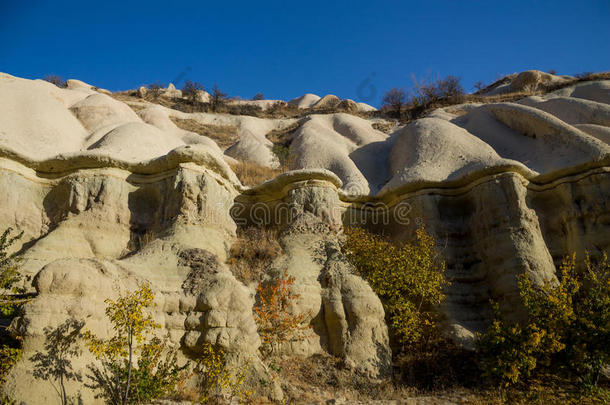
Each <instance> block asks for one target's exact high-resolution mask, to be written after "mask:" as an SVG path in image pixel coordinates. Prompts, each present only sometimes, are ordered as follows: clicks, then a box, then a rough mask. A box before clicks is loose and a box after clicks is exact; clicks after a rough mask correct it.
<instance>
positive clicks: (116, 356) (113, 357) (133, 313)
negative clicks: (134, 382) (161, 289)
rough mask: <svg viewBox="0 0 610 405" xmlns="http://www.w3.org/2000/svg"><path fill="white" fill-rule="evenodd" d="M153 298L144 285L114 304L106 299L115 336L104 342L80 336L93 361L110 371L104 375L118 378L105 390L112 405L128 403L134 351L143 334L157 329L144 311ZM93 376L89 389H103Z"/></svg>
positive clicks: (89, 333)
mask: <svg viewBox="0 0 610 405" xmlns="http://www.w3.org/2000/svg"><path fill="white" fill-rule="evenodd" d="M153 299H154V294H153V292H152V290H151V289H150V286H148V284H143V285H142V286H141V287H140V288H139V289H138V290H136V291H134V292H133V293H130V294H127V295H124V296H121V297H119V299H118V300H116V301H113V300H110V299H107V300H106V301H105V302H106V316H107V317H108V318H109V319H110V322H111V323H112V326H113V329H114V332H115V335H114V336H113V337H111V338H110V339H106V340H104V339H99V338H97V337H96V336H94V335H93V334H92V333H91V332H90V331H86V332H85V333H84V335H83V337H84V338H85V340H86V341H87V346H88V347H89V350H90V351H91V352H92V353H93V354H94V355H95V357H96V358H97V359H99V360H102V361H103V362H105V366H107V367H106V368H107V370H110V371H111V373H106V374H105V375H109V374H110V375H112V374H116V377H118V378H117V381H116V385H114V387H113V388H114V389H111V390H110V391H109V394H110V395H108V396H110V398H107V399H109V400H110V401H111V402H112V403H121V404H122V405H125V404H127V403H129V389H130V385H131V374H132V367H133V356H134V351H135V350H136V349H137V348H138V346H139V345H143V342H144V338H145V335H146V334H148V333H150V332H151V331H152V330H153V329H154V328H158V327H159V326H160V325H158V324H157V323H155V321H154V320H153V318H152V316H151V315H150V314H146V311H145V310H146V309H147V308H149V307H151V306H154V304H153ZM123 361H124V362H125V365H126V371H127V372H126V374H127V375H126V376H125V378H126V381H121V380H122V378H121V377H122V375H121V374H122V373H121V372H120V371H121V366H122V364H121V363H123ZM92 371H93V370H92ZM100 372H101V371H100ZM95 377H96V373H95V372H93V376H90V379H92V380H94V384H93V388H103V386H102V387H100V384H99V380H100V379H99V378H97V382H98V383H97V384H96V378H95ZM98 377H99V376H98ZM123 384H124V386H123Z"/></svg>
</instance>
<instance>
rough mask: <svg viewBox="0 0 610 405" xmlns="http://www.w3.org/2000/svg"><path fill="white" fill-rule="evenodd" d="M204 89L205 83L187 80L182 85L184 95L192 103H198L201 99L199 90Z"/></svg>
mask: <svg viewBox="0 0 610 405" xmlns="http://www.w3.org/2000/svg"><path fill="white" fill-rule="evenodd" d="M203 90H204V87H203V84H201V83H198V82H192V81H190V80H187V81H186V82H185V83H184V86H182V97H185V98H186V99H188V100H189V101H190V102H191V103H196V102H197V101H199V92H200V91H203Z"/></svg>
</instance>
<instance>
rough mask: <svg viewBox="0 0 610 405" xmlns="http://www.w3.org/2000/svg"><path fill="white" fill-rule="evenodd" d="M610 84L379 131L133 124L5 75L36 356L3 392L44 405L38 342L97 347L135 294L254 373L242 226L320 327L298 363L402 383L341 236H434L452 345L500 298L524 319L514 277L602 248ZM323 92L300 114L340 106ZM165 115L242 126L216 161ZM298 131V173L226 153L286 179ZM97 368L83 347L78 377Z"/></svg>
mask: <svg viewBox="0 0 610 405" xmlns="http://www.w3.org/2000/svg"><path fill="white" fill-rule="evenodd" d="M528 77H529V76H528ZM523 80H525V79H523ZM70 83H72V84H70ZM515 83H516V82H515ZM511 85H512V84H511ZM609 89H610V81H596V82H584V83H579V84H575V85H574V86H571V87H566V88H563V89H560V90H558V91H556V92H554V93H549V94H546V95H543V96H540V97H529V98H525V99H522V100H520V101H519V102H517V103H494V104H486V105H478V104H467V105H458V106H451V107H446V108H444V109H439V110H436V111H434V112H433V113H431V114H430V115H429V116H428V117H426V118H423V119H420V120H417V121H414V122H412V123H410V124H408V125H406V126H403V127H398V128H397V129H396V130H395V131H394V132H393V133H391V134H390V135H387V134H385V133H383V132H380V131H377V130H376V129H374V128H373V127H372V125H371V124H372V121H369V120H366V119H364V118H359V117H357V116H354V115H350V114H345V113H340V114H326V115H322V114H312V115H310V116H308V117H306V118H304V119H303V120H301V121H299V122H297V120H295V119H260V118H255V117H246V116H228V115H222V114H204V113H195V114H187V113H183V112H179V111H174V110H170V109H167V108H164V107H161V106H156V105H150V104H147V103H142V105H139V107H140V108H137V110H138V111H137V113H136V112H134V110H132V109H131V108H130V107H129V106H128V105H127V104H125V103H123V102H121V101H118V100H116V99H114V98H112V97H110V96H109V95H107V94H105V93H104V92H101V93H100V92H99V91H96V90H94V88H92V87H91V86H89V85H86V84H82V85H80V84H79V83H78V82H77V81H69V86H68V88H67V89H60V88H57V87H56V86H54V85H52V84H50V83H46V82H43V81H40V80H36V81H30V80H25V79H20V78H16V77H13V76H10V75H7V74H0V187H1V189H2V193H0V225H1V227H0V230H1V229H3V228H5V227H8V226H12V227H15V228H18V229H20V230H23V231H24V237H23V239H22V240H21V242H22V243H23V244H22V245H21V246H19V247H18V248H20V249H21V252H22V254H23V258H24V262H23V267H22V271H23V274H24V275H25V276H27V280H26V285H25V287H26V288H27V289H28V290H29V291H30V292H34V293H36V296H35V298H34V299H33V300H32V301H31V302H29V303H28V304H26V305H25V306H24V308H23V313H22V314H21V315H20V316H19V317H18V318H16V319H14V320H13V324H12V327H13V329H14V330H15V331H16V332H17V333H19V334H20V335H21V336H23V338H24V341H23V342H24V351H25V355H24V358H23V360H22V361H20V362H19V363H18V364H17V366H16V367H15V368H14V369H13V370H12V371H11V375H10V376H9V379H8V381H7V383H6V385H5V387H4V389H5V390H6V392H7V393H9V394H11V395H12V396H14V397H15V398H16V399H18V400H24V401H27V403H28V404H43V403H49V402H50V401H51V400H52V398H51V395H52V393H51V392H49V390H48V389H47V388H45V387H44V382H41V381H36V380H35V379H34V377H33V375H32V373H31V364H30V363H29V360H28V359H29V357H30V356H31V355H32V354H33V353H35V352H36V351H37V350H40V348H41V347H42V343H43V340H44V328H45V327H55V326H57V325H59V324H60V323H62V322H63V321H64V320H65V319H75V320H79V321H85V322H86V325H87V327H88V328H89V329H91V330H92V331H94V332H95V333H97V334H98V335H100V336H105V335H106V334H108V333H109V330H108V328H109V325H108V323H107V321H106V320H105V317H104V304H103V301H104V299H106V298H113V297H116V296H117V294H119V293H120V292H122V291H128V290H132V289H134V288H136V286H137V285H138V283H139V282H142V281H148V282H149V283H151V286H152V288H153V289H154V292H155V294H156V301H157V302H156V303H157V306H156V309H155V313H154V316H155V319H157V321H158V322H159V323H160V324H161V325H162V329H161V330H160V332H159V333H160V334H167V336H169V339H170V341H171V343H172V344H174V345H176V346H178V347H180V348H181V350H182V353H183V355H184V356H187V357H188V356H195V355H196V353H197V351H198V350H199V348H200V347H201V344H202V343H203V342H210V343H214V344H217V345H219V346H221V347H223V348H225V349H226V350H227V351H229V352H233V353H240V354H243V355H246V356H251V357H252V358H255V359H256V357H257V349H258V347H259V345H260V338H259V336H258V333H257V330H256V324H255V323H254V319H253V317H252V308H253V305H254V302H255V292H254V291H253V289H252V288H251V286H246V285H244V284H243V283H242V282H240V281H239V280H237V279H236V278H235V277H234V276H233V274H232V273H231V271H230V268H229V267H228V265H226V264H225V261H226V258H227V251H228V249H229V247H230V245H231V243H232V241H233V240H234V238H235V233H236V228H237V227H238V226H247V225H256V226H269V225H274V226H278V227H279V229H280V242H281V243H282V245H283V248H284V254H283V255H281V256H280V257H278V258H277V259H275V261H274V262H273V263H272V265H271V266H270V269H269V271H268V275H267V276H268V277H275V276H276V275H278V274H280V273H281V272H284V271H285V272H286V273H287V274H288V275H291V276H294V277H295V280H296V281H295V285H294V288H295V290H296V292H297V293H298V294H300V298H299V300H298V303H297V310H298V311H302V312H303V313H307V314H308V319H307V320H308V322H309V323H310V324H311V325H312V329H311V334H310V335H309V336H308V338H307V339H306V340H305V341H303V342H295V343H294V344H291V345H289V346H287V347H284V348H283V349H282V350H284V351H285V352H286V353H291V354H296V355H304V356H307V355H311V354H315V353H321V352H326V353H331V354H333V355H335V356H337V357H339V358H341V359H342V363H343V364H344V366H345V367H346V368H348V369H351V370H354V372H356V373H360V374H362V375H366V376H367V377H368V378H382V377H384V376H386V375H387V374H388V373H389V371H390V358H391V352H390V348H389V342H388V331H387V327H386V325H385V321H384V312H383V307H382V306H381V302H380V301H379V299H378V298H377V297H376V296H375V294H374V293H373V291H372V290H371V288H370V287H369V286H368V284H367V283H366V282H365V281H364V280H362V279H361V278H359V277H358V276H356V275H355V274H354V272H353V271H352V269H351V267H350V265H349V264H348V263H347V262H346V261H345V259H344V258H343V257H342V255H341V253H340V249H339V244H338V238H339V235H340V232H341V230H342V228H343V227H344V226H349V225H363V226H366V227H369V228H370V229H373V230H379V231H381V230H383V232H384V233H385V234H386V235H389V236H391V237H392V238H394V239H396V240H403V241H406V240H409V239H410V238H411V237H412V235H413V233H414V231H415V229H416V228H417V227H419V226H421V225H425V226H426V227H427V229H428V231H429V232H430V233H431V234H432V235H433V236H435V237H436V239H437V240H438V241H439V244H440V246H441V247H442V253H443V256H444V257H445V258H446V260H447V265H448V271H449V275H450V277H451V279H452V284H451V285H450V286H449V287H448V289H447V300H446V301H445V303H444V307H443V309H444V311H445V312H446V314H447V315H448V321H447V325H446V330H447V333H449V334H451V335H452V336H453V337H454V338H455V339H456V340H457V341H459V342H461V343H463V344H464V345H467V346H468V345H471V344H472V340H473V336H474V333H475V332H477V331H481V330H483V329H484V328H485V326H486V325H487V324H488V322H489V320H490V308H489V298H493V299H495V300H497V301H499V302H500V303H501V307H502V309H503V311H504V312H505V313H507V314H508V315H509V316H518V308H519V305H518V296H517V288H516V276H517V275H518V274H521V273H523V272H528V273H529V274H530V275H531V276H532V277H533V278H534V279H535V280H537V281H539V282H542V281H544V280H547V279H551V278H553V277H554V274H555V269H556V266H557V264H558V262H559V261H560V260H561V258H562V257H563V255H565V254H567V253H570V252H574V251H576V252H579V253H582V252H583V251H584V249H589V250H590V251H591V253H592V254H593V255H597V254H599V253H600V252H601V251H603V250H608V248H609V247H610V229H609V228H610V220H609V218H610V217H609V215H610V209H609V208H610V178H609V174H608V173H609V170H610V169H609V168H608V166H609V165H608V164H609V162H610V145H609V144H608V140H609V139H610V105H609V104H610V96H609V94H610V90H609ZM172 91H176V90H175V88H174V89H173V90H172ZM316 97H317V96H315V97H314V96H313V95H305V96H303V97H301V98H300V99H297V100H293V101H291V102H290V103H291V104H295V105H297V106H299V107H304V108H307V107H310V106H312V105H314V104H315V103H320V102H322V101H323V100H326V101H324V102H328V100H331V99H332V97H330V96H326V97H324V98H322V99H320V98H319V97H318V98H316ZM331 101H332V100H331ZM334 101H336V102H341V101H340V100H338V99H337V100H334ZM305 104H307V105H305ZM141 107H145V108H141ZM171 117H174V118H182V119H186V118H188V119H193V120H195V121H197V122H199V123H202V124H215V125H228V124H230V125H234V126H236V127H237V128H238V131H239V139H238V141H237V142H236V143H235V144H234V145H232V146H231V147H229V148H228V149H227V150H226V151H222V150H221V149H220V148H219V147H218V146H217V145H216V144H215V142H214V141H213V140H212V139H210V138H206V137H204V136H201V135H198V134H196V133H193V132H190V131H186V130H183V129H180V128H178V127H176V125H175V124H174V123H173V122H172V121H171V119H170V118H171ZM295 124H298V127H297V128H296V129H295V131H294V133H293V135H292V136H293V137H292V139H291V143H290V147H289V153H290V156H291V159H290V162H291V165H292V167H291V168H292V169H295V170H293V171H291V172H288V173H285V174H282V175H280V176H278V177H277V178H275V179H274V180H271V181H268V182H266V183H263V184H262V185H260V186H257V187H255V188H247V187H244V186H242V185H241V183H240V182H239V180H238V179H237V177H236V176H235V174H234V173H233V172H232V170H231V169H230V167H229V165H228V164H227V163H226V160H229V158H227V156H228V157H230V158H233V159H238V160H246V161H254V162H257V163H259V164H262V165H267V166H273V165H277V164H278V162H277V160H276V158H275V156H274V155H273V153H272V151H271V147H272V146H273V144H272V143H271V141H269V139H267V138H266V135H267V134H268V133H269V132H270V131H274V130H282V129H285V128H289V127H290V126H292V125H295ZM90 361H92V359H91V358H90V356H89V355H88V354H87V353H86V350H85V351H84V354H83V356H82V358H79V360H78V361H77V362H75V364H74V367H75V369H77V370H81V371H84V369H85V367H86V365H87V364H88V363H89V362H90ZM77 388H79V389H82V387H80V386H79V387H76V386H70V387H69V389H70V390H75V389H77ZM82 394H83V399H85V400H86V403H93V402H92V401H93V397H92V393H91V392H90V391H87V390H83V391H82Z"/></svg>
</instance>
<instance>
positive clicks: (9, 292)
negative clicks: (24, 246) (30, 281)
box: [0, 228, 24, 316]
mask: <svg viewBox="0 0 610 405" xmlns="http://www.w3.org/2000/svg"><path fill="white" fill-rule="evenodd" d="M12 233H13V229H12V228H8V229H6V230H5V231H4V232H3V233H2V235H1V236H0V314H2V315H4V316H11V315H12V314H13V313H14V312H15V310H16V308H17V306H18V303H19V301H17V300H15V298H14V295H15V294H19V293H23V292H24V291H23V289H22V288H20V287H19V286H18V284H19V282H20V281H21V274H19V262H20V258H19V257H18V256H17V253H9V252H8V251H9V249H10V248H11V246H13V245H14V244H15V243H16V242H17V241H18V240H19V239H21V237H22V236H23V232H21V233H18V234H16V235H13V236H11V234H12Z"/></svg>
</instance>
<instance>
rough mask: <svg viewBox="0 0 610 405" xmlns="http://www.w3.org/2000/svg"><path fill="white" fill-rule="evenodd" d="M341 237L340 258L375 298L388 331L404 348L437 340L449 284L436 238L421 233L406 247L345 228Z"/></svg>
mask: <svg viewBox="0 0 610 405" xmlns="http://www.w3.org/2000/svg"><path fill="white" fill-rule="evenodd" d="M345 235H346V238H345V241H344V243H343V252H344V254H345V255H346V257H347V258H348V260H349V261H350V262H351V263H352V264H353V265H354V267H355V268H356V270H357V272H358V273H359V275H360V276H362V277H363V278H364V279H365V280H367V281H368V282H369V284H370V285H371V287H372V289H373V291H375V293H376V294H377V295H379V297H380V299H381V301H382V303H383V305H384V309H385V311H386V316H387V317H388V321H389V325H390V330H391V332H392V333H393V335H394V336H395V338H396V340H397V341H398V342H400V343H401V344H402V345H403V348H404V347H406V346H410V345H417V344H419V343H422V342H423V341H426V340H429V339H430V337H431V336H438V333H437V332H438V330H437V324H438V320H439V313H438V311H437V306H438V305H439V304H440V303H441V301H442V300H443V298H444V294H443V287H444V286H445V285H446V284H447V279H446V277H445V263H444V262H443V261H441V260H439V258H438V254H437V252H436V249H435V241H434V238H433V237H432V236H431V235H430V234H428V233H427V232H426V230H425V229H424V228H420V229H418V230H417V231H416V238H415V240H414V241H412V242H411V243H404V244H395V243H392V242H391V241H389V240H388V239H385V238H383V237H381V236H378V235H375V234H372V233H370V232H368V231H366V230H365V229H362V228H347V229H346V230H345Z"/></svg>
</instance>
